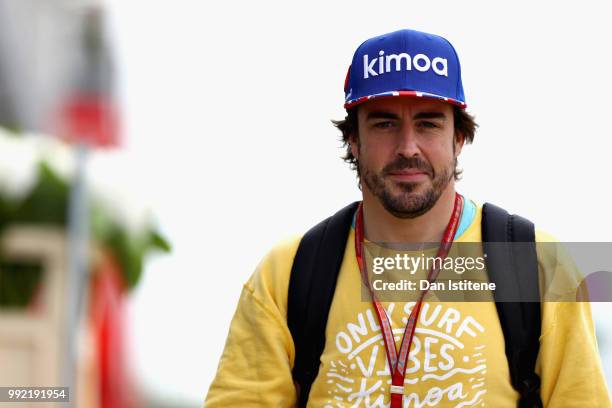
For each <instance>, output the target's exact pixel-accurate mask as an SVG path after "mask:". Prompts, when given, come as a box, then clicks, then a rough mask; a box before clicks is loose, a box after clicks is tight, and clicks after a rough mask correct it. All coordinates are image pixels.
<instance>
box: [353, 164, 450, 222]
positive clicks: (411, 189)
mask: <svg viewBox="0 0 612 408" xmlns="http://www.w3.org/2000/svg"><path fill="white" fill-rule="evenodd" d="M455 160H456V159H454V160H453V162H451V163H449V165H447V166H445V167H444V168H443V169H442V170H441V171H439V172H436V171H435V170H434V169H433V167H432V166H431V165H430V164H429V163H427V162H426V161H424V160H423V159H421V158H419V157H410V158H406V157H403V156H400V157H398V159H397V160H395V161H393V162H392V163H389V164H388V165H386V166H385V167H384V168H383V169H382V171H381V172H380V173H376V172H373V171H371V170H370V169H369V168H367V167H366V166H364V165H363V164H362V163H361V162H359V163H358V165H359V172H360V174H361V179H362V180H363V182H364V183H365V185H366V186H367V188H368V189H369V190H370V192H371V193H372V194H373V195H374V196H375V197H376V198H378V200H379V201H380V203H381V204H382V205H383V207H384V208H385V209H386V210H387V211H388V212H389V213H391V214H392V215H393V216H395V217H397V218H403V219H406V218H416V217H418V216H421V215H423V214H425V213H426V212H427V211H429V210H430V209H431V208H432V207H433V206H434V205H435V204H436V203H437V202H438V199H439V198H440V196H441V195H442V193H443V192H444V189H445V188H446V187H447V186H448V184H449V183H450V181H451V179H452V178H453V177H454V169H455V164H456V163H455ZM406 169H418V170H421V171H425V172H426V173H427V175H428V176H429V178H430V180H431V182H421V183H406V182H400V183H398V182H394V181H392V180H390V179H389V178H388V176H389V174H390V173H391V172H393V171H398V170H406ZM398 188H399V190H400V192H399V193H397V192H394V190H397V189H398ZM419 189H420V190H423V191H421V192H418V190H419Z"/></svg>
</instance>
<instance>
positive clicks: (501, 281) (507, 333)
mask: <svg viewBox="0 0 612 408" xmlns="http://www.w3.org/2000/svg"><path fill="white" fill-rule="evenodd" d="M482 241H483V247H484V252H485V254H486V257H487V261H486V262H487V270H488V272H489V279H490V280H491V281H492V282H495V284H496V290H495V299H496V302H495V305H496V307H497V312H498V314H499V320H500V323H501V327H502V330H503V333H504V341H505V344H506V356H507V358H508V365H509V368H510V379H511V382H512V386H513V387H514V389H516V390H517V391H518V392H519V394H520V400H519V403H518V407H519V408H533V407H542V400H541V398H540V377H539V376H538V375H537V374H536V373H535V364H536V359H537V357H538V351H539V348H540V342H539V337H540V333H541V317H540V303H539V302H536V301H529V302H518V301H514V302H509V301H508V300H509V299H517V300H518V299H529V300H533V299H538V300H539V273H538V259H537V253H536V246H535V230H534V226H533V224H532V223H531V222H530V221H529V220H527V219H525V218H522V217H520V216H517V215H509V214H508V213H507V212H506V211H505V210H503V209H501V208H499V207H497V206H495V205H493V204H490V203H486V204H485V205H484V206H483V209H482ZM516 242H520V243H521V244H518V245H513V244H512V243H516ZM502 243H507V244H502ZM500 299H503V300H506V301H499V300H500Z"/></svg>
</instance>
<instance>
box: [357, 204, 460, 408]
mask: <svg viewBox="0 0 612 408" xmlns="http://www.w3.org/2000/svg"><path fill="white" fill-rule="evenodd" d="M462 209H463V197H461V196H460V195H459V194H457V193H455V207H454V208H453V213H452V215H451V218H450V221H449V222H448V225H447V226H446V230H445V231H444V235H443V236H442V242H440V248H439V249H438V254H437V255H436V256H437V257H440V258H442V260H444V259H445V258H446V256H447V255H448V252H449V251H450V248H451V246H452V245H453V239H454V237H455V234H456V232H457V227H458V226H459V220H460V219H461V210H462ZM362 251H363V203H361V204H359V208H358V209H357V220H356V222H355V253H356V255H357V263H358V264H359V270H360V272H361V277H362V279H363V281H364V283H365V284H366V286H367V288H368V289H369V291H370V295H371V296H372V303H373V305H374V310H375V311H376V315H377V316H378V321H379V322H380V327H381V332H382V337H383V340H384V341H385V349H386V351H387V360H388V362H389V368H390V370H391V379H392V385H391V408H401V407H402V398H403V395H404V378H405V377H406V364H407V362H408V353H409V351H410V346H411V344H412V338H413V336H414V330H415V328H416V322H417V319H418V317H419V313H420V312H421V305H422V303H423V298H424V297H425V294H426V293H427V290H425V291H423V292H422V293H421V295H420V297H419V300H418V301H417V303H416V305H415V306H414V307H413V309H412V311H411V312H410V316H409V317H408V323H407V324H406V328H405V330H404V335H403V337H402V343H401V346H400V349H399V357H398V351H397V349H396V347H395V339H394V336H393V330H392V329H391V323H390V322H389V316H387V312H386V311H385V309H384V308H383V307H382V305H381V304H380V302H379V301H378V299H377V297H376V294H375V293H374V291H373V290H372V286H371V285H370V281H369V279H368V275H367V270H366V268H365V267H364V264H363V252H362ZM435 264H441V262H440V263H438V262H434V265H435ZM439 272H440V269H439V268H435V269H433V268H432V269H430V270H429V273H428V274H427V280H428V281H429V282H433V281H435V280H436V278H437V277H438V273H439Z"/></svg>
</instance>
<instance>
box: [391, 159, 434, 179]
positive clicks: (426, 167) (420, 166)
mask: <svg viewBox="0 0 612 408" xmlns="http://www.w3.org/2000/svg"><path fill="white" fill-rule="evenodd" d="M408 169H415V170H420V171H422V172H425V173H427V174H429V176H431V177H433V176H434V169H433V167H431V165H430V164H429V163H427V162H426V161H425V160H423V159H421V158H420V157H418V156H414V157H404V156H399V157H398V158H397V159H395V160H394V161H392V162H391V163H389V164H387V165H386V166H385V167H384V168H383V170H382V173H383V174H384V175H385V176H387V175H389V174H390V173H392V172H396V171H402V170H408Z"/></svg>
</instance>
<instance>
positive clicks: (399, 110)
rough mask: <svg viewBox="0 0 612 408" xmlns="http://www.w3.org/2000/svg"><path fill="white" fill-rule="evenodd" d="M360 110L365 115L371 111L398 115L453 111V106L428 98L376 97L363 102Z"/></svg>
mask: <svg viewBox="0 0 612 408" xmlns="http://www.w3.org/2000/svg"><path fill="white" fill-rule="evenodd" d="M359 111H360V112H362V113H363V114H364V115H367V114H368V113H370V112H389V113H396V114H398V115H401V114H405V113H412V114H415V113H419V112H441V113H451V112H452V106H451V105H450V104H449V103H446V102H442V101H438V100H435V99H426V98H401V97H400V98H398V97H390V98H376V99H372V100H370V101H368V102H365V103H363V104H362V105H361V106H360V107H359Z"/></svg>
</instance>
